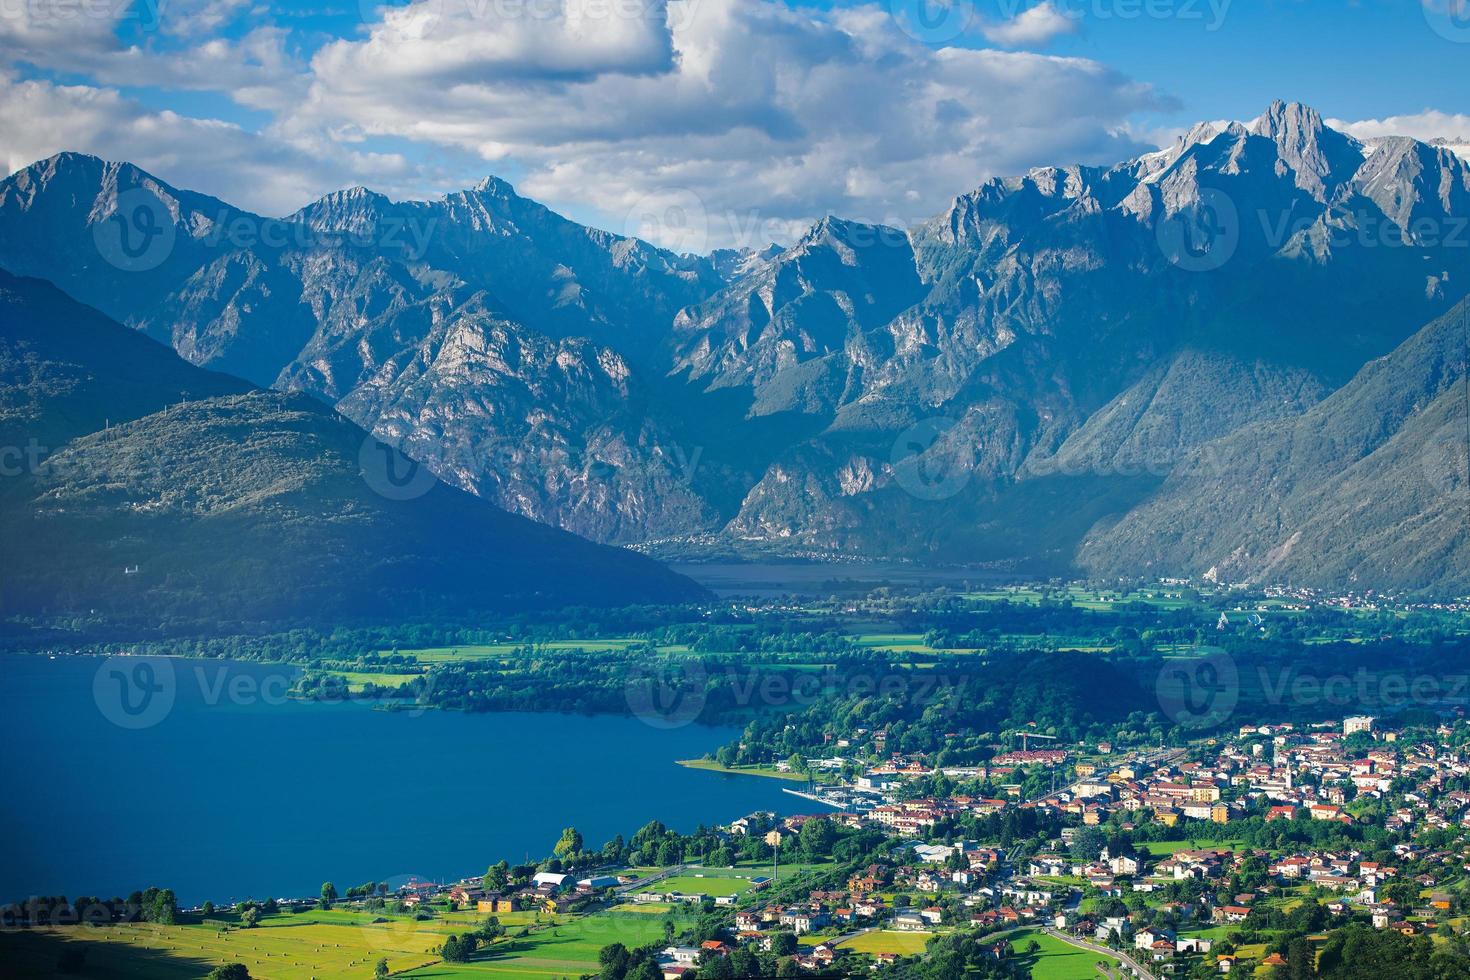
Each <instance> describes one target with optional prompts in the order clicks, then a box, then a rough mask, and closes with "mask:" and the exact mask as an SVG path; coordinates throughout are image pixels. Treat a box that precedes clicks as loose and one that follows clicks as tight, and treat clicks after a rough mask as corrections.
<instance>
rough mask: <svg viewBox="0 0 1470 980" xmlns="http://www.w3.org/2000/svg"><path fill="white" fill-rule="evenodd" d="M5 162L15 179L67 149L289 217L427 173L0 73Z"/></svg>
mask: <svg viewBox="0 0 1470 980" xmlns="http://www.w3.org/2000/svg"><path fill="white" fill-rule="evenodd" d="M0 133H4V134H5V140H4V143H3V149H0V154H3V156H0V164H3V166H4V168H5V172H6V173H12V172H14V171H16V170H19V169H21V168H22V167H25V166H28V165H30V164H31V163H34V162H35V161H37V160H42V159H45V158H46V157H49V156H51V155H53V154H55V153H58V152H60V151H62V150H76V151H78V152H82V153H91V154H94V155H96V156H99V157H103V158H105V159H109V160H126V161H128V162H130V163H134V164H136V165H138V166H140V167H142V168H143V169H144V170H147V171H149V172H151V173H153V174H155V175H156V176H158V177H160V178H162V179H163V180H165V181H167V182H168V183H170V184H173V185H174V186H176V187H182V188H186V189H189V190H198V191H203V192H204V193H207V194H212V195H214V196H216V197H219V198H222V199H223V200H226V201H228V202H229V203H231V204H235V205H238V206H241V207H244V208H246V209H248V210H252V211H255V212H257V213H261V214H267V215H283V214H287V213H290V212H291V211H294V210H296V209H297V208H299V207H301V206H302V205H303V204H305V203H306V202H308V201H311V200H314V199H315V198H317V197H320V196H321V195H322V194H324V193H326V192H327V191H330V190H335V189H337V188H339V187H340V186H342V182H344V181H346V182H352V181H353V180H356V181H359V182H363V183H375V184H376V185H378V186H393V185H398V186H404V184H405V183H406V182H409V183H411V182H416V181H417V179H418V178H419V174H418V173H417V172H416V170H415V168H414V167H413V166H412V165H410V163H409V162H408V161H407V160H405V159H404V158H402V157H400V156H395V155H391V154H369V153H356V152H350V151H344V150H342V149H340V148H333V147H330V146H327V145H307V144H297V143H291V142H287V141H284V140H280V139H274V138H272V137H269V136H264V135H260V134H256V133H252V132H249V131H248V130H244V129H241V128H240V127H238V126H235V125H231V124H229V123H225V122H221V121H218V120H210V119H197V118H190V117H188V116H181V115H179V114H177V113H174V112H167V111H165V112H157V111H154V110H151V109H149V108H147V107H145V106H142V105H140V104H138V103H137V102H135V101H132V100H130V99H127V98H125V97H123V96H122V95H120V94H119V93H117V92H116V91H113V90H111V89H106V88H97V87H93V86H84V85H55V84H52V83H50V82H45V81H36V80H29V81H25V80H18V79H16V78H13V77H8V76H6V75H3V74H0Z"/></svg>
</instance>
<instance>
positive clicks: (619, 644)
mask: <svg viewBox="0 0 1470 980" xmlns="http://www.w3.org/2000/svg"><path fill="white" fill-rule="evenodd" d="M642 642H643V641H642V640H639V639H636V638H634V637H614V638H609V639H599V640H544V641H541V642H532V641H529V640H527V641H524V642H521V643H484V644H478V645H475V644H465V645H462V646H454V647H422V648H419V649H410V650H403V649H399V650H379V651H378V654H379V655H380V656H388V655H390V654H395V653H396V654H398V655H400V656H405V657H413V658H414V659H415V660H417V661H418V662H419V663H425V664H439V663H450V662H453V661H456V660H493V659H495V658H498V657H505V656H507V655H509V654H511V653H513V652H514V651H515V650H517V649H519V648H520V647H523V646H532V647H535V648H536V649H539V650H562V651H565V650H586V651H588V652H590V653H610V652H611V653H615V652H617V651H620V650H626V649H628V648H629V647H631V646H636V645H638V644H640V643H642ZM678 649H680V648H676V647H668V648H666V652H677V651H678Z"/></svg>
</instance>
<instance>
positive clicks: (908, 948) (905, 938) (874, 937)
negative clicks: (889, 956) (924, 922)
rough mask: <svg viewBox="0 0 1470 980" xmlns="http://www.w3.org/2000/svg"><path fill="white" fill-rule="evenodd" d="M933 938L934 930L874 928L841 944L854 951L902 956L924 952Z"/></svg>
mask: <svg viewBox="0 0 1470 980" xmlns="http://www.w3.org/2000/svg"><path fill="white" fill-rule="evenodd" d="M933 938H934V933H932V932H895V931H893V930H890V929H874V930H873V931H872V932H865V933H863V934H862V935H861V936H854V937H853V938H852V939H849V940H848V941H847V942H845V943H841V944H840V945H841V947H842V948H843V949H847V950H851V951H852V952H854V953H897V954H898V955H900V956H913V955H914V954H916V953H922V952H923V951H924V946H925V944H926V943H928V942H929V940H930V939H933Z"/></svg>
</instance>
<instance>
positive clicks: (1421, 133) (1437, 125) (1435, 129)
mask: <svg viewBox="0 0 1470 980" xmlns="http://www.w3.org/2000/svg"><path fill="white" fill-rule="evenodd" d="M1327 125H1329V126H1331V127H1332V128H1333V129H1340V130H1342V131H1343V132H1345V133H1348V134H1350V135H1352V136H1356V137H1357V138H1358V139H1364V140H1365V139H1374V138H1377V137H1381V136H1412V137H1413V138H1414V139H1418V140H1426V141H1428V140H1433V139H1438V138H1440V137H1444V138H1446V139H1451V140H1457V141H1459V142H1466V143H1470V116H1467V115H1465V114H1464V113H1448V112H1440V111H1439V110H1437V109H1425V110H1424V111H1423V112H1419V113H1415V114H1413V115H1407V116H1388V117H1386V118H1383V119H1362V120H1359V121H1357V122H1347V121H1344V120H1341V119H1329V120H1328V121H1327Z"/></svg>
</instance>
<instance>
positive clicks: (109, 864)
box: [0, 656, 810, 904]
mask: <svg viewBox="0 0 1470 980" xmlns="http://www.w3.org/2000/svg"><path fill="white" fill-rule="evenodd" d="M145 668H146V669H145ZM292 672H293V669H292V668H287V667H280V666H271V665H263V664H237V663H227V662H223V661H213V660H175V659H170V660H161V659H155V658H116V659H114V660H104V659H102V658H93V657H60V658H58V659H55V660H52V659H49V658H46V657H31V656H0V734H3V736H4V746H5V753H4V763H3V795H4V800H5V803H4V808H5V814H4V816H5V827H6V831H7V833H6V834H5V836H4V839H3V842H0V902H11V901H19V900H21V899H24V898H26V897H28V896H31V895H38V894H39V895H61V894H64V895H67V896H71V897H75V896H77V895H82V894H86V895H99V896H101V897H104V898H107V897H111V896H113V895H122V896H126V895H127V894H128V893H129V892H130V891H133V890H134V889H139V888H145V887H147V886H149V885H158V886H159V887H168V888H173V889H174V890H175V891H176V892H177V893H178V895H179V899H180V901H181V902H182V903H185V904H191V903H197V902H201V901H203V900H205V899H211V900H213V901H215V902H216V903H220V902H222V901H226V900H235V899H241V898H245V897H250V896H253V897H256V898H263V897H266V896H270V895H274V896H278V897H281V896H300V895H315V894H316V893H317V892H318V891H319V890H320V888H321V883H322V882H323V881H324V880H331V881H333V882H334V883H335V884H336V885H337V889H338V890H339V891H344V890H346V888H347V887H348V886H351V885H357V884H360V883H362V882H365V881H385V880H391V881H398V880H400V879H402V878H404V877H407V876H418V877H420V878H423V879H431V880H444V879H448V878H451V877H452V878H459V877H462V876H464V875H468V874H480V873H483V871H484V868H485V867H486V866H487V865H489V864H491V863H493V862H494V861H497V860H500V859H502V858H504V859H506V860H508V861H510V862H512V863H516V862H518V861H521V860H523V859H525V858H526V857H528V856H529V857H530V858H531V859H532V860H537V859H540V858H543V857H545V856H547V855H549V854H550V853H551V849H552V846H553V845H554V844H555V843H556V840H557V838H558V837H559V836H560V834H561V829H562V828H563V827H568V826H575V827H577V828H578V829H579V830H581V831H582V833H583V835H584V837H585V839H586V841H587V845H588V847H601V845H602V844H603V842H604V841H607V840H609V839H611V838H612V837H613V836H614V835H615V834H618V833H621V834H623V835H624V836H625V837H630V836H631V835H632V834H633V832H634V831H636V830H637V829H638V828H639V827H641V826H642V825H643V824H645V823H647V822H648V821H649V820H654V819H658V820H662V821H664V822H665V823H666V824H668V825H669V826H671V827H673V828H675V829H677V830H681V831H689V830H692V829H693V828H694V827H695V826H696V825H698V824H700V823H705V824H712V823H725V822H728V821H730V820H733V819H735V818H736V817H739V816H743V815H744V814H747V813H749V812H751V811H753V810H761V809H765V810H775V811H778V812H787V813H789V812H793V811H794V810H797V811H799V810H801V807H802V806H803V804H802V802H801V801H800V800H798V799H796V798H795V797H792V796H790V795H787V794H784V793H782V792H781V783H780V782H779V781H776V780H770V779H763V778H758V777H751V776H727V775H720V774H717V773H710V772H703V771H699V770H693V769H686V768H684V767H682V766H676V765H674V760H676V759H687V758H694V757H698V756H700V755H703V754H704V753H705V752H708V751H709V750H711V749H713V748H715V747H716V746H718V745H721V744H723V743H725V742H727V741H729V740H730V739H732V738H734V737H735V736H736V735H738V734H739V732H738V730H736V729H731V728H712V727H703V726H697V725H688V726H685V727H678V728H669V729H659V728H653V727H650V726H649V725H647V724H645V723H644V722H642V721H640V720H638V719H636V718H625V717H614V716H599V717H582V716H569V715H550V714H464V713H458V712H448V711H423V712H407V711H400V712H394V711H385V710H375V709H374V708H372V707H371V706H370V705H366V704H359V703H317V702H298V701H291V700H287V699H285V698H284V697H283V693H284V691H285V689H286V687H287V686H288V684H289V680H290V677H291V676H293V673H292ZM140 692H142V693H140ZM806 806H807V808H808V809H810V805H809V804H807V805H806Z"/></svg>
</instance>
